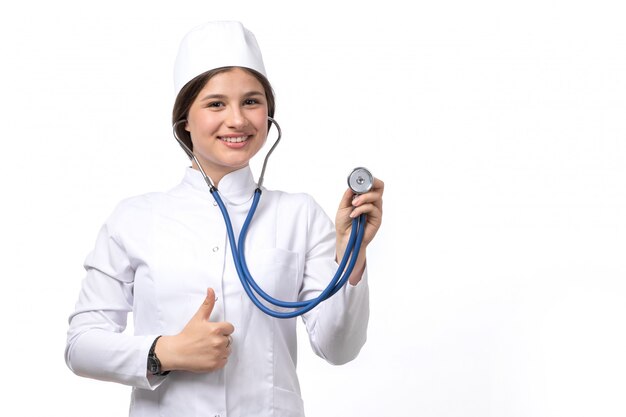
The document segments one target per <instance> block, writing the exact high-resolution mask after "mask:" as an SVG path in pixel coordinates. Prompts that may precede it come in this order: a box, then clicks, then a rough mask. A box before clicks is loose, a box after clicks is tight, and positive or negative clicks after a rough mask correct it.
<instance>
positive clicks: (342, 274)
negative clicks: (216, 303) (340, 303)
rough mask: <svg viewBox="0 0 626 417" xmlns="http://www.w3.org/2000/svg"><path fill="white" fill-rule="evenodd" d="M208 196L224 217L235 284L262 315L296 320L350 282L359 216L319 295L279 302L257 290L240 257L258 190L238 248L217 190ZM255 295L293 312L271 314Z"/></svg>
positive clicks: (362, 217) (363, 220) (363, 217)
mask: <svg viewBox="0 0 626 417" xmlns="http://www.w3.org/2000/svg"><path fill="white" fill-rule="evenodd" d="M212 195H213V198H214V199H215V201H216V203H217V205H218V207H219V208H220V211H221V212H222V215H223V217H224V222H225V224H226V231H227V234H228V240H229V242H230V247H231V252H232V256H233V261H234V264H235V268H236V270H237V275H238V276H239V280H240V281H241V285H242V287H243V289H244V291H245V292H246V294H247V295H248V297H249V298H250V300H251V301H252V302H253V303H254V305H256V306H257V307H258V308H259V309H260V310H261V311H263V312H264V313H265V314H267V315H269V316H272V317H275V318H279V319H289V318H293V317H298V316H300V315H302V314H305V313H307V312H309V311H310V310H312V309H313V308H315V307H316V306H317V305H318V304H320V303H321V302H322V301H324V300H327V299H328V298H330V297H332V296H333V295H334V294H335V293H337V291H339V290H340V289H341V288H342V287H343V286H344V285H345V284H346V282H347V281H348V278H350V275H351V274H352V271H353V270H354V265H355V264H356V260H357V257H358V253H359V251H360V249H361V243H362V241H363V235H364V232H365V223H366V215H365V214H361V215H360V216H359V217H357V218H355V219H353V220H352V230H351V232H350V237H349V239H348V245H347V246H346V251H345V253H344V256H343V258H342V259H341V262H340V263H339V267H338V268H337V271H336V273H335V275H334V277H333V278H332V279H331V280H330V282H329V284H328V286H327V287H326V288H325V289H324V290H323V291H322V292H321V293H320V295H318V296H317V297H315V298H312V299H310V300H306V301H283V300H278V299H276V298H274V297H272V296H270V295H269V294H267V293H266V292H265V291H263V290H262V289H261V288H260V287H259V286H258V284H257V283H256V281H255V280H254V278H253V277H252V275H251V274H250V271H249V270H248V266H247V264H246V260H245V255H244V253H245V238H246V235H247V233H248V228H249V226H250V223H251V221H252V218H253V217H254V213H255V212H256V209H257V206H258V204H259V201H260V198H261V190H260V189H259V188H257V189H256V190H255V192H254V197H253V200H252V205H251V207H250V210H249V211H248V215H247V216H246V220H245V221H244V224H243V227H242V228H241V232H240V234H239V243H238V244H237V242H236V241H235V233H234V231H233V226H232V222H231V221H230V216H229V215H228V210H227V209H226V206H225V204H224V202H223V201H222V199H221V197H220V195H219V192H218V191H217V189H214V190H212ZM346 265H347V267H346ZM253 290H254V292H253ZM255 292H256V293H257V294H258V295H259V296H260V297H261V298H263V299H264V300H265V301H266V302H268V303H270V304H272V305H273V306H275V307H283V308H295V309H296V310H294V311H290V312H282V311H276V310H273V309H271V308H269V307H267V306H266V305H265V304H263V303H262V302H261V300H259V298H258V297H257V296H256V295H255Z"/></svg>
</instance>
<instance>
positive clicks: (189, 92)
mask: <svg viewBox="0 0 626 417" xmlns="http://www.w3.org/2000/svg"><path fill="white" fill-rule="evenodd" d="M233 68H236V67H222V68H216V69H212V70H210V71H207V72H205V73H203V74H200V75H198V76H197V77H196V78H194V79H192V80H191V81H189V82H188V83H187V84H185V85H184V87H183V88H181V89H180V92H179V93H178V96H176V101H175V102H174V109H173V110H172V125H176V123H177V122H180V121H182V120H186V119H187V114H189V109H190V108H191V105H192V104H193V102H194V101H195V100H196V97H198V94H200V91H202V89H203V88H204V86H205V85H206V83H208V82H209V80H210V79H211V78H213V77H214V76H216V75H217V74H220V73H222V72H227V71H230V70H232V69H233ZM238 68H241V69H243V70H244V71H247V72H249V73H250V74H251V75H252V76H254V78H256V79H257V80H259V82H260V83H261V85H262V86H263V89H264V90H265V98H266V100H267V114H268V116H269V117H274V110H275V107H276V102H275V99H274V90H273V89H272V86H271V84H270V82H269V81H268V80H267V78H265V76H264V75H263V74H261V73H260V72H258V71H255V70H253V69H250V68H244V67H238ZM269 125H270V123H269V122H268V127H269ZM175 131H176V134H177V135H178V137H179V138H180V140H182V141H183V142H184V143H185V145H187V146H188V147H189V149H191V150H193V144H192V143H191V135H189V132H188V131H187V130H185V123H179V124H178V125H176V126H175Z"/></svg>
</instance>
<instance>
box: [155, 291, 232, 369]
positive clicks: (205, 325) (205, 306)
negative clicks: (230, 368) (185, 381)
mask: <svg viewBox="0 0 626 417" xmlns="http://www.w3.org/2000/svg"><path fill="white" fill-rule="evenodd" d="M214 305H215V291H213V289H212V288H209V289H207V295H206V298H205V300H204V302H203V303H202V305H201V306H200V308H199V309H198V311H197V312H196V314H194V316H193V317H192V318H191V320H189V322H188V323H187V325H186V326H185V328H184V329H183V330H182V331H181V332H180V333H179V334H177V335H175V336H162V337H161V338H159V340H158V341H157V344H156V347H155V353H156V356H157V357H158V358H159V361H160V362H161V369H162V371H173V370H179V371H189V372H211V371H215V370H217V369H221V368H223V367H224V366H225V365H226V362H227V361H228V356H229V355H230V353H231V349H232V348H231V347H230V344H231V341H232V338H231V336H230V335H231V334H232V333H233V332H234V330H235V328H234V327H233V325H232V324H231V323H228V322H212V321H209V317H211V312H212V311H213V306H214Z"/></svg>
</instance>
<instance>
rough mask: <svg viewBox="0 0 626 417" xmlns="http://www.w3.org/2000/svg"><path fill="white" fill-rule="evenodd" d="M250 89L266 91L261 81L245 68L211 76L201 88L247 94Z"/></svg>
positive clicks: (203, 89)
mask: <svg viewBox="0 0 626 417" xmlns="http://www.w3.org/2000/svg"><path fill="white" fill-rule="evenodd" d="M250 91H258V92H261V93H264V91H265V90H264V88H263V85H262V84H261V82H260V81H259V80H258V79H257V78H256V77H255V76H254V75H252V74H251V73H250V72H249V71H246V70H245V69H243V68H231V69H228V70H226V71H222V72H220V73H218V74H215V75H214V76H213V77H211V78H210V79H209V80H208V81H207V83H206V84H205V85H204V87H203V88H202V90H201V94H202V93H207V92H211V93H219V94H228V93H231V94H241V93H243V94H246V93H248V92H250Z"/></svg>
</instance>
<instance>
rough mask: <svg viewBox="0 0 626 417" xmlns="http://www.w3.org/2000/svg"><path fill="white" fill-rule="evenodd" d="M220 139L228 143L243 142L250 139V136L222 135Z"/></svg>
mask: <svg viewBox="0 0 626 417" xmlns="http://www.w3.org/2000/svg"><path fill="white" fill-rule="evenodd" d="M220 139H221V140H223V141H224V142H228V143H241V142H245V141H246V140H247V139H248V136H239V137H236V138H225V137H220Z"/></svg>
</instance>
